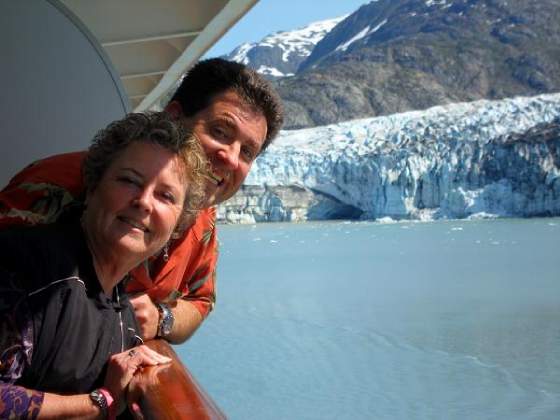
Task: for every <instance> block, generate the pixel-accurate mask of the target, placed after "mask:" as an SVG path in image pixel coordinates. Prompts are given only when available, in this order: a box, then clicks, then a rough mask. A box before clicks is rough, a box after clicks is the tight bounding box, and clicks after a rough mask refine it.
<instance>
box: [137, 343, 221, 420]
mask: <svg viewBox="0 0 560 420" xmlns="http://www.w3.org/2000/svg"><path fill="white" fill-rule="evenodd" d="M145 344H146V345H147V346H148V347H150V348H151V349H152V350H155V351H157V352H158V353H160V354H163V355H164V356H167V357H169V358H171V359H172V362H171V363H170V364H166V365H159V366H150V367H146V368H143V369H142V370H141V371H139V372H137V373H136V375H135V376H134V378H133V379H132V381H131V382H130V384H129V386H128V398H127V399H128V406H129V408H130V409H131V411H133V412H134V413H135V415H136V417H138V418H144V419H147V420H151V419H153V420H156V419H157V420H166V419H170V420H171V419H182V420H223V419H226V416H225V415H224V413H223V412H222V411H221V410H220V409H219V408H218V406H217V405H216V403H214V401H212V399H211V398H210V396H209V395H208V394H207V393H206V392H205V391H204V390H203V389H202V387H201V386H200V385H199V384H198V383H197V382H196V381H195V379H194V377H193V376H192V375H191V374H190V372H189V371H188V370H187V368H186V367H185V366H184V365H183V364H182V363H181V361H180V360H179V358H178V357H177V354H176V353H175V351H173V349H172V348H171V346H170V345H169V344H168V343H167V341H165V340H151V341H148V342H146V343H145Z"/></svg>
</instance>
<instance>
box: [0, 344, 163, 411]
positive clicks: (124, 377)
mask: <svg viewBox="0 0 560 420" xmlns="http://www.w3.org/2000/svg"><path fill="white" fill-rule="evenodd" d="M170 361H171V359H170V358H168V357H166V356H162V355H161V354H159V353H156V352H155V351H153V350H152V349H150V348H148V347H146V346H139V347H135V348H134V349H131V350H128V351H125V352H123V353H119V354H115V355H113V356H111V358H110V359H109V366H108V369H107V374H106V377H105V383H104V388H106V389H107V390H108V391H109V392H110V394H111V395H112V396H113V398H114V400H115V401H114V404H116V411H117V412H121V411H122V410H124V408H125V398H124V394H125V390H126V388H127V387H128V384H129V382H130V380H131V379H132V377H133V376H134V374H135V373H136V371H137V370H138V369H139V368H141V367H142V366H154V365H159V364H162V363H168V362H170ZM0 418H1V419H4V418H29V419H55V418H64V419H78V418H79V419H102V418H105V413H103V412H102V411H101V408H100V407H99V406H98V405H97V404H96V403H94V402H93V401H92V399H91V398H90V396H89V394H79V395H58V394H53V393H48V392H40V391H36V390H32V389H27V388H24V387H21V386H17V385H12V384H8V383H5V382H2V383H0Z"/></svg>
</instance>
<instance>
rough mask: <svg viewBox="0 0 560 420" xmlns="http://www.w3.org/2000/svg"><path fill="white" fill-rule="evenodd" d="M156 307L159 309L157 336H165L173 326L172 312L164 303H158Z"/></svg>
mask: <svg viewBox="0 0 560 420" xmlns="http://www.w3.org/2000/svg"><path fill="white" fill-rule="evenodd" d="M157 308H158V311H159V323H158V331H157V335H158V337H163V338H165V337H167V336H168V335H169V334H170V333H171V329H172V328H173V321H175V318H173V312H171V309H169V306H167V305H166V304H165V303H158V304H157Z"/></svg>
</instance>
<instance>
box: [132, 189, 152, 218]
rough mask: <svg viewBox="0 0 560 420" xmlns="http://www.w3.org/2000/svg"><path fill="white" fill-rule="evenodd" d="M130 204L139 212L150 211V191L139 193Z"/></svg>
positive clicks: (145, 190)
mask: <svg viewBox="0 0 560 420" xmlns="http://www.w3.org/2000/svg"><path fill="white" fill-rule="evenodd" d="M132 204H133V205H134V207H137V208H139V209H140V210H143V211H146V212H150V211H151V210H152V198H151V193H150V191H148V190H147V189H143V190H141V191H139V192H138V195H137V196H136V197H134V200H133V202H132Z"/></svg>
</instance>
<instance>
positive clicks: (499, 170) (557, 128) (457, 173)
mask: <svg viewBox="0 0 560 420" xmlns="http://www.w3.org/2000/svg"><path fill="white" fill-rule="evenodd" d="M492 215H493V216H540V215H560V94H553V95H541V96H536V97H531V98H515V99H505V100H501V101H487V100H482V101H477V102H471V103H457V104H452V105H447V106H438V107H434V108H430V109H428V110H425V111H413V112H406V113H401V114H395V115H390V116H383V117H377V118H369V119H363V120H356V121H351V122H345V123H339V124H333V125H329V126H325V127H317V128H309V129H302V130H294V131H284V132H282V133H281V135H280V137H279V138H278V139H277V140H276V141H275V143H274V144H272V145H271V147H270V148H269V149H268V150H267V152H266V153H265V154H264V155H263V156H261V157H259V159H257V161H256V162H255V164H254V167H253V169H252V170H251V172H250V174H249V176H248V177H247V180H246V182H245V185H244V187H243V189H242V190H241V191H240V192H239V193H238V194H237V195H236V196H235V197H233V198H232V199H230V200H229V201H227V202H226V203H225V205H224V206H222V207H221V208H220V209H219V217H220V219H221V220H222V221H229V222H251V223H252V222H255V221H298V220H319V219H332V218H345V219H380V218H383V217H390V218H393V219H422V220H424V219H433V218H462V217H477V216H481V217H485V216H492Z"/></svg>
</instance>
